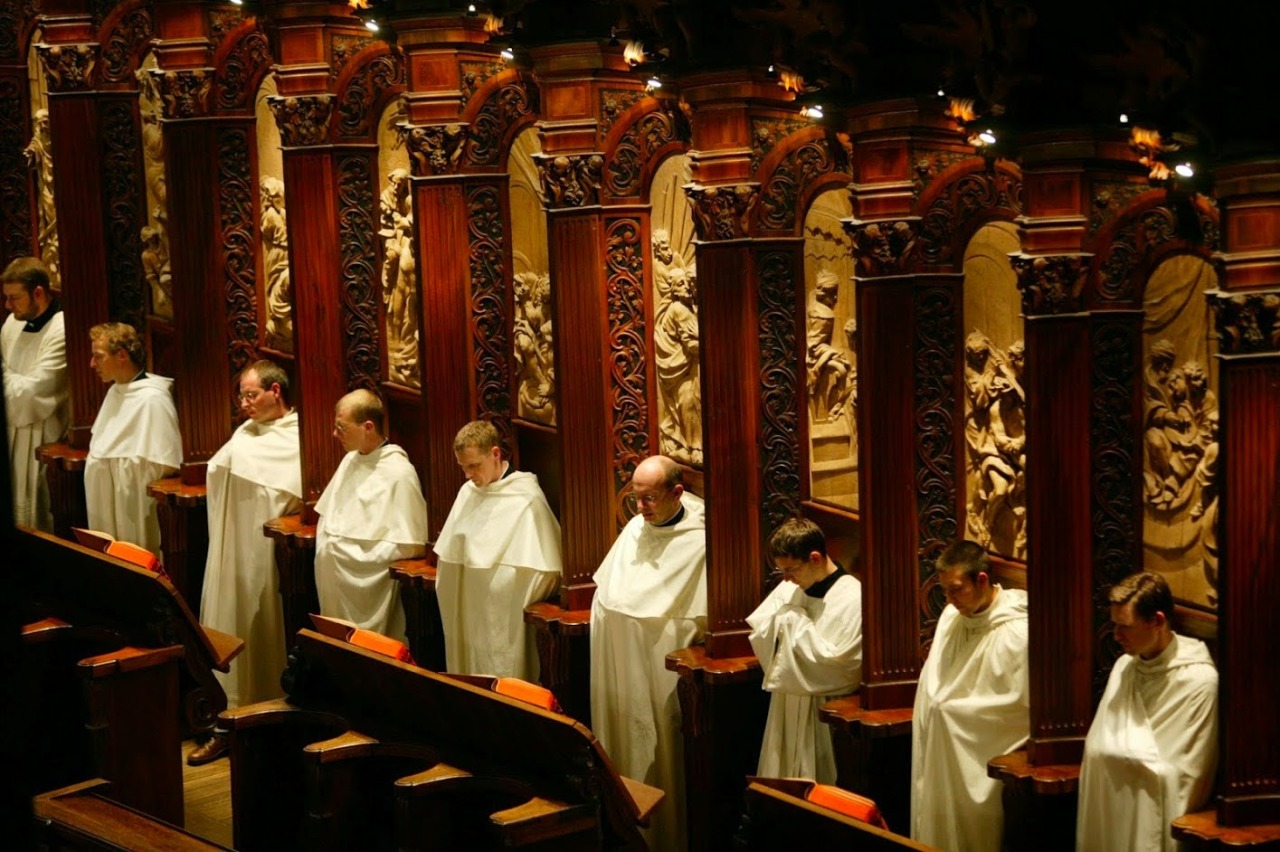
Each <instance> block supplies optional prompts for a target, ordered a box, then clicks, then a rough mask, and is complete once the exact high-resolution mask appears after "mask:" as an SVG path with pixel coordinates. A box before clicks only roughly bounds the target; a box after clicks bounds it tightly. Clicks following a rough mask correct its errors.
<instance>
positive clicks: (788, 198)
mask: <svg viewBox="0 0 1280 852" xmlns="http://www.w3.org/2000/svg"><path fill="white" fill-rule="evenodd" d="M843 153H844V152H843V149H841V150H840V154H841V155H843ZM837 171H839V172H843V173H844V174H845V176H846V177H847V178H848V179H849V180H851V179H852V175H850V174H849V167H848V161H847V159H846V158H844V157H843V156H841V157H837V156H836V153H835V152H833V151H832V148H831V144H830V142H829V140H828V139H827V138H826V137H825V136H823V137H819V138H817V139H814V140H812V141H809V142H806V143H805V144H803V145H801V146H799V147H798V148H796V149H795V150H793V151H791V152H789V153H788V154H787V155H786V156H785V157H783V158H782V160H781V162H779V163H778V164H777V165H776V166H774V168H773V170H772V172H771V173H770V174H769V175H768V176H767V177H765V176H764V175H761V177H762V179H763V180H764V183H763V184H762V185H761V189H760V204H759V206H758V207H757V208H756V213H757V216H758V220H757V222H758V225H759V227H760V228H763V229H765V230H770V231H786V232H791V231H794V230H795V227H796V217H797V216H798V215H799V214H800V212H801V211H800V210H799V206H800V205H799V201H800V199H801V198H802V197H803V195H804V194H805V192H806V190H807V189H808V188H809V187H810V186H811V185H812V184H813V183H814V182H815V181H817V180H820V179H821V178H823V177H825V176H827V175H830V174H831V173H833V172H837ZM846 182H847V181H846Z"/></svg>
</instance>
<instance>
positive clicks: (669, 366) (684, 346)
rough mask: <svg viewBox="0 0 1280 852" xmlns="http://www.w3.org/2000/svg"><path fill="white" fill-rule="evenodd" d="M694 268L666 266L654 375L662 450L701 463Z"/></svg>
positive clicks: (656, 325) (655, 334)
mask: <svg viewBox="0 0 1280 852" xmlns="http://www.w3.org/2000/svg"><path fill="white" fill-rule="evenodd" d="M696 280H697V279H696V267H695V266H694V265H692V264H690V265H689V266H687V267H681V266H678V265H672V266H671V267H669V269H668V272H667V281H668V284H669V287H668V290H667V293H666V296H664V297H662V298H661V299H660V300H659V302H658V307H657V310H656V311H655V312H654V321H653V354H654V362H655V366H656V367H657V374H658V396H659V401H660V403H661V405H660V409H659V410H660V417H659V421H658V429H659V432H660V433H661V443H662V452H663V453H665V454H666V455H668V456H671V457H672V458H674V459H676V460H677V461H682V462H685V463H687V464H691V465H696V466H700V465H701V464H702V398H701V389H700V387H699V379H698V376H699V362H698V352H699V343H698V314H697V305H696V303H695V299H694V293H695V289H694V288H695V287H696Z"/></svg>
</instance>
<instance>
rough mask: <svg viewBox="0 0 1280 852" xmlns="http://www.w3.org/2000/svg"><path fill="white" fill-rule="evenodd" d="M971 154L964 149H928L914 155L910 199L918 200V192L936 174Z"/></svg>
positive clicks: (969, 156)
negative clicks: (916, 155)
mask: <svg viewBox="0 0 1280 852" xmlns="http://www.w3.org/2000/svg"><path fill="white" fill-rule="evenodd" d="M972 156H973V154H972V153H971V152H965V151H928V152H925V153H922V154H920V155H919V156H918V157H916V165H915V168H914V169H913V170H912V175H911V200H912V201H913V202H914V201H917V200H919V198H920V194H921V193H922V192H924V191H925V189H926V188H927V187H928V186H929V184H931V183H933V181H934V179H936V178H937V177H938V175H940V174H942V173H943V172H944V171H946V170H947V169H949V168H951V167H952V166H954V165H955V164H956V163H961V162H964V161H965V160H967V159H969V158H971V157H972Z"/></svg>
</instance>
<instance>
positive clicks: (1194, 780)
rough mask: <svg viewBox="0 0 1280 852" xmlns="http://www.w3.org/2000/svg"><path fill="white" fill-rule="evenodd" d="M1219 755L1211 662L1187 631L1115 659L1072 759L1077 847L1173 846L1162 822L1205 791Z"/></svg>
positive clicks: (1192, 807)
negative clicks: (1076, 761)
mask: <svg viewBox="0 0 1280 852" xmlns="http://www.w3.org/2000/svg"><path fill="white" fill-rule="evenodd" d="M1217 758H1218V671H1217V669H1215V668H1214V666H1213V659H1212V658H1211V657H1210V656H1209V651H1208V649H1207V648H1205V646H1204V643H1203V642H1201V641H1200V640H1198V639H1190V638H1188V637H1186V636H1174V637H1173V641H1172V642H1170V643H1169V645H1168V647H1166V648H1165V649H1164V651H1162V652H1161V653H1160V655H1159V656H1157V657H1156V658H1155V659H1154V660H1144V659H1141V658H1139V657H1134V656H1131V655H1128V654H1126V655H1124V656H1122V657H1121V658H1120V659H1118V660H1116V664H1115V666H1114V667H1113V668H1112V669H1111V677H1110V678H1109V679H1108V680H1107V689H1106V692H1104V693H1103V695H1102V703H1101V704H1099V705H1098V712H1097V714H1096V715H1095V716H1094V717H1093V724H1092V725H1091V726H1090V727H1089V736H1088V738H1087V739H1086V740H1085V743H1084V763H1083V764H1082V765H1081V769H1080V808H1079V811H1078V814H1077V817H1076V849H1078V850H1089V852H1094V850H1098V852H1107V850H1113V849H1114V850H1117V852H1119V850H1125V852H1128V850H1139V852H1146V851H1147V850H1163V852H1173V851H1174V850H1176V849H1178V848H1179V846H1180V844H1177V843H1175V842H1174V840H1173V835H1172V833H1171V830H1170V824H1171V823H1172V822H1173V821H1174V820H1175V819H1177V818H1178V817H1180V816H1182V815H1183V814H1186V813H1189V812H1191V811H1196V810H1199V809H1200V808H1202V807H1204V805H1205V804H1206V803H1207V802H1208V800H1209V794H1210V793H1211V792H1212V789H1213V773H1214V768H1215V766H1216V764H1217Z"/></svg>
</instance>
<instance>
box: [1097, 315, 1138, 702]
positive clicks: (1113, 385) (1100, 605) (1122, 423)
mask: <svg viewBox="0 0 1280 852" xmlns="http://www.w3.org/2000/svg"><path fill="white" fill-rule="evenodd" d="M1095 317H1097V321H1096V322H1095V324H1094V325H1093V327H1092V328H1091V329H1090V338H1091V341H1092V347H1091V348H1092V352H1093V357H1092V359H1091V364H1092V369H1093V394H1092V403H1091V406H1090V411H1089V445H1090V453H1091V455H1092V468H1093V470H1092V478H1093V487H1092V489H1091V493H1092V501H1093V506H1092V514H1093V564H1094V566H1095V568H1094V570H1095V573H1094V576H1095V578H1096V584H1095V587H1094V606H1093V622H1094V633H1095V635H1096V636H1098V637H1099V641H1098V642H1097V643H1096V644H1095V647H1094V666H1093V692H1094V696H1095V697H1101V695H1102V690H1103V688H1104V687H1105V686H1106V683H1107V678H1108V676H1109V675H1110V673H1111V666H1112V664H1113V663H1115V661H1116V658H1117V657H1118V656H1119V653H1120V649H1119V646H1118V645H1117V644H1116V642H1115V639H1114V637H1112V635H1111V631H1110V629H1109V628H1110V626H1111V619H1110V607H1109V606H1108V598H1107V593H1108V591H1109V590H1110V588H1111V586H1113V585H1114V584H1116V583H1118V582H1119V581H1120V580H1122V579H1124V578H1125V577H1126V576H1128V575H1129V574H1130V573H1131V572H1132V571H1133V566H1134V565H1135V564H1138V562H1139V561H1140V559H1141V556H1140V553H1141V543H1142V520H1141V518H1142V514H1141V511H1140V510H1139V509H1138V507H1137V500H1136V494H1137V488H1138V485H1137V483H1136V482H1135V479H1136V478H1138V477H1140V475H1141V470H1142V460H1141V457H1140V456H1139V455H1138V451H1139V450H1138V437H1137V436H1138V434H1139V432H1140V431H1141V428H1142V427H1141V424H1140V423H1137V422H1135V421H1134V405H1133V393H1134V387H1135V386H1136V382H1137V379H1138V360H1139V352H1140V351H1141V349H1142V339H1141V328H1142V326H1141V322H1142V318H1141V316H1140V315H1139V314H1137V313H1136V312H1135V313H1133V314H1130V313H1127V312H1126V313H1121V312H1108V313H1100V314H1096V315H1095Z"/></svg>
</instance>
